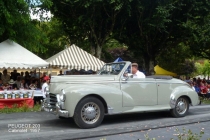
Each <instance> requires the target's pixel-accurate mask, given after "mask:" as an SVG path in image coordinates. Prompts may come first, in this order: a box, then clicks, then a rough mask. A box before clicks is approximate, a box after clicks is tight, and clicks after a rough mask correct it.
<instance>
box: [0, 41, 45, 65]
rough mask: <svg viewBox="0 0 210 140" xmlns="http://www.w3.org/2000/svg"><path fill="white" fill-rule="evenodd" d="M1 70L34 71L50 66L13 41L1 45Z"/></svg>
mask: <svg viewBox="0 0 210 140" xmlns="http://www.w3.org/2000/svg"><path fill="white" fill-rule="evenodd" d="M0 58H1V59H0V68H20V69H23V68H24V69H28V68H30V69H32V68H39V67H47V66H48V65H49V64H48V63H47V62H46V61H44V60H43V59H41V58H40V57H38V56H37V55H35V54H33V53H32V52H30V51H29V50H27V49H25V48H24V47H22V46H20V45H19V44H17V43H16V42H14V41H12V40H9V39H8V40H6V41H3V42H2V43H0Z"/></svg>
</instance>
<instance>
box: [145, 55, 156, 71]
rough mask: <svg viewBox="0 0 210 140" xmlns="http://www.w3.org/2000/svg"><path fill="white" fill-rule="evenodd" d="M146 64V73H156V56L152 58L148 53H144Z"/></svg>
mask: <svg viewBox="0 0 210 140" xmlns="http://www.w3.org/2000/svg"><path fill="white" fill-rule="evenodd" d="M144 63H145V64H144V65H145V71H146V75H154V74H155V72H154V67H155V61H154V58H150V57H149V56H148V55H147V54H146V55H144Z"/></svg>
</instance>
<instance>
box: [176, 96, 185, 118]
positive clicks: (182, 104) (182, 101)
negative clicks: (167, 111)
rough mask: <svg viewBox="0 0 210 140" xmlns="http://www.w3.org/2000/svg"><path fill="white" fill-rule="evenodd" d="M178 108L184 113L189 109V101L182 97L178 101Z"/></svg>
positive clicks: (179, 111) (178, 110)
mask: <svg viewBox="0 0 210 140" xmlns="http://www.w3.org/2000/svg"><path fill="white" fill-rule="evenodd" d="M176 110H177V112H178V113H179V114H184V113H185V112H186V110H187V102H186V100H185V99H183V98H181V99H179V100H178V102H177V106H176Z"/></svg>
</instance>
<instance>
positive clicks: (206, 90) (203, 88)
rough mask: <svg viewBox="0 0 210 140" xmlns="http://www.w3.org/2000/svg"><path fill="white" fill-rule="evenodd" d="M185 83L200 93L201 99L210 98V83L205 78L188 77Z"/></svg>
mask: <svg viewBox="0 0 210 140" xmlns="http://www.w3.org/2000/svg"><path fill="white" fill-rule="evenodd" d="M185 82H187V83H188V84H190V85H191V87H192V88H193V89H194V90H195V91H196V92H197V93H198V95H199V96H201V97H206V98H210V82H209V81H208V80H206V79H205V78H203V79H201V78H199V77H198V78H193V79H190V77H187V78H186V80H185Z"/></svg>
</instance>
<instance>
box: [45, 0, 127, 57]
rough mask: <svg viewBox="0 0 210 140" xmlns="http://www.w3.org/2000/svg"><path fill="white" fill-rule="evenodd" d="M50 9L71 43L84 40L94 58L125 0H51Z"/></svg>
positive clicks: (108, 36) (111, 28)
mask: <svg viewBox="0 0 210 140" xmlns="http://www.w3.org/2000/svg"><path fill="white" fill-rule="evenodd" d="M51 1H52V3H53V4H52V6H47V5H46V4H45V2H44V4H43V5H44V7H49V8H50V11H51V12H52V13H53V14H54V16H55V17H56V18H58V19H59V20H60V21H62V23H63V25H64V29H65V31H66V32H67V33H68V35H69V37H70V39H71V42H72V43H74V42H77V41H75V40H79V39H80V40H81V39H82V40H83V41H84V40H88V41H89V45H90V46H91V50H92V51H93V53H92V54H94V55H95V56H96V57H98V58H100V57H101V51H102V49H103V45H104V44H105V43H106V42H107V40H108V39H109V38H110V36H111V34H112V32H113V28H114V26H115V22H116V19H117V16H118V14H119V13H120V12H121V10H122V9H123V8H125V7H126V5H127V3H128V2H129V1H122V0H107V1H102V0H94V1H92V0H86V1H83V0H71V1H69V0H60V1H58V0H51Z"/></svg>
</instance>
